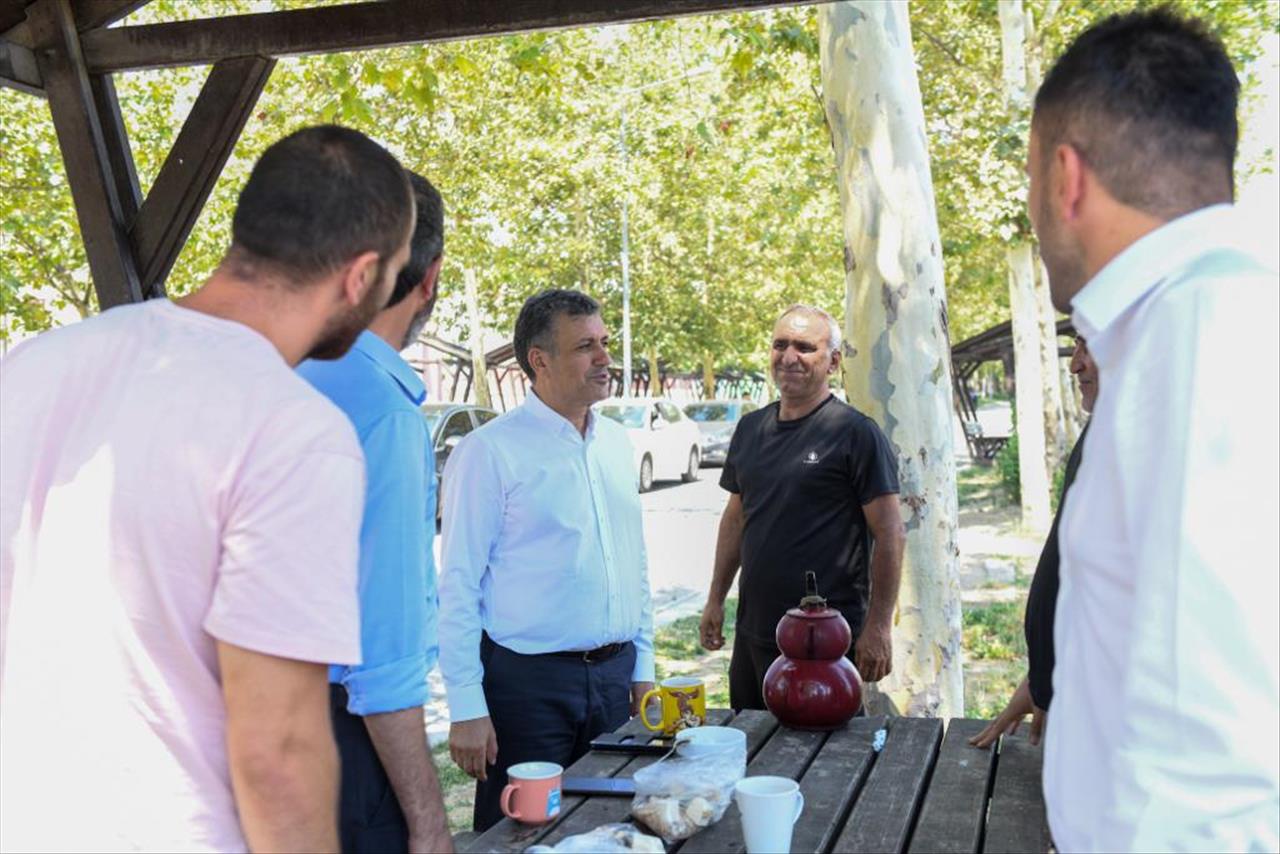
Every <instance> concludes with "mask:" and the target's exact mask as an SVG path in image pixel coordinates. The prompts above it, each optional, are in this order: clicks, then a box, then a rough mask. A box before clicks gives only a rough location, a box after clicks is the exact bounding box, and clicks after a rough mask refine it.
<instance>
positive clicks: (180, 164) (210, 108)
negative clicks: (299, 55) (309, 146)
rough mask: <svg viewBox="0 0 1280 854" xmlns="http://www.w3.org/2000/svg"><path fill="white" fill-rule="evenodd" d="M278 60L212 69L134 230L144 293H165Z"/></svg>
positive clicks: (242, 61)
mask: <svg viewBox="0 0 1280 854" xmlns="http://www.w3.org/2000/svg"><path fill="white" fill-rule="evenodd" d="M275 64H276V61H275V60H274V59H264V58H262V57H258V56H255V57H247V58H243V59H224V60H223V61H221V62H219V63H217V64H216V65H214V66H213V70H212V71H210V72H209V77H208V79H206V80H205V83H204V88H202V89H201V90H200V96H199V97H198V98H196V102H195V104H194V105H192V107H191V112H190V113H189V114H188V115H187V120H186V122H184V123H183V125H182V130H181V131H179V133H178V138H177V140H175V141H174V143H173V148H172V149H171V150H170V151H169V156H168V157H166V158H165V161H164V165H163V166H161V167H160V172H159V174H158V175H157V176H156V180H155V183H154V184H153V185H152V187H151V191H150V192H149V193H148V194H147V199H146V201H145V202H143V203H142V208H141V209H140V210H139V211H138V215H137V219H136V220H135V221H134V223H133V228H132V229H131V231H130V236H131V237H132V240H133V246H134V251H135V253H136V257H137V259H138V269H139V272H140V275H141V283H142V289H143V291H144V292H146V293H149V294H150V295H153V296H158V295H160V294H162V293H164V280H165V279H166V278H167V277H168V275H169V271H170V270H171V269H172V268H173V264H174V262H175V261H176V260H177V259H178V254H179V253H180V252H181V251H182V247H183V245H184V244H185V243H186V242H187V237H188V236H189V235H190V234H191V229H192V228H194V227H195V224H196V220H197V219H199V217H200V211H201V210H202V209H203V208H204V203H205V201H206V200H207V199H208V198H209V194H210V193H211V192H212V191H213V187H214V184H216V183H217V181H218V175H219V174H221V172H222V167H223V165H224V164H225V163H226V162H227V158H228V157H230V156H231V152H232V150H234V149H235V145H236V140H238V139H239V138H240V131H241V130H242V129H243V128H244V125H245V122H246V121H248V119H249V115H250V114H251V113H252V112H253V107H254V105H255V104H256V103H257V102H258V96H259V95H260V94H262V88H263V87H264V86H265V85H266V84H267V78H268V77H270V76H271V69H272V68H274V67H275Z"/></svg>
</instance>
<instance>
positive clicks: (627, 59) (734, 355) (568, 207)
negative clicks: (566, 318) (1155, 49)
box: [0, 0, 1280, 370]
mask: <svg viewBox="0 0 1280 854" xmlns="http://www.w3.org/2000/svg"><path fill="white" fill-rule="evenodd" d="M250 5H251V4H250V3H248V2H247V0H237V2H227V3H222V4H220V5H219V7H218V9H219V11H226V12H231V11H243V10H248V8H249V6H250ZM262 5H263V4H261V3H259V4H254V8H255V9H256V8H258V7H259V6H262ZM272 5H274V6H277V7H286V6H289V5H296V4H290V3H286V2H283V0H278V2H276V3H274V4H272ZM1184 5H1186V6H1187V8H1188V9H1189V10H1191V11H1193V12H1195V13H1196V14H1200V15H1204V16H1207V17H1208V18H1209V19H1210V21H1211V23H1212V25H1213V26H1214V27H1215V28H1216V29H1217V30H1218V31H1219V32H1220V33H1221V35H1222V36H1223V38H1224V40H1225V41H1226V43H1227V44H1228V47H1229V48H1230V50H1231V51H1232V53H1233V57H1234V58H1235V59H1236V60H1237V63H1238V64H1239V65H1240V67H1242V68H1243V67H1245V64H1246V63H1247V61H1248V60H1250V59H1251V58H1253V57H1254V56H1256V55H1257V54H1258V51H1259V45H1260V42H1261V39H1262V37H1263V35H1264V34H1266V33H1268V32H1275V31H1276V30H1277V28H1278V26H1280V25H1278V24H1277V10H1276V7H1275V5H1274V4H1268V3H1265V2H1220V3H1203V2H1196V3H1191V2H1190V0H1186V2H1185V4H1184ZM1028 6H1029V8H1031V10H1032V13H1033V14H1034V15H1035V18H1036V21H1037V25H1038V29H1039V32H1040V43H1039V44H1038V46H1037V47H1038V49H1039V50H1040V51H1041V52H1042V53H1043V56H1044V58H1045V61H1046V63H1047V61H1048V60H1049V59H1050V58H1051V57H1052V56H1053V55H1055V53H1056V52H1057V50H1059V49H1060V47H1061V46H1062V45H1064V44H1065V43H1066V41H1067V40H1069V39H1070V38H1071V37H1072V36H1073V35H1074V34H1075V33H1076V32H1078V31H1079V30H1080V29H1081V28H1082V27H1084V26H1086V25H1087V24H1088V23H1089V22H1091V21H1093V20H1097V19H1098V18H1099V17H1101V16H1103V15H1105V14H1108V13H1110V12H1112V11H1114V10H1117V9H1122V8H1131V7H1132V6H1133V3H1132V2H1126V0H1091V1H1090V2H1081V3H1066V4H1062V3H1058V2H1057V0H1028ZM193 15H194V13H193V12H192V8H191V4H186V3H183V2H180V0H155V2H153V3H150V4H148V5H147V6H144V7H143V8H142V9H140V10H139V11H138V12H136V13H135V14H134V15H133V16H132V17H131V18H130V22H146V21H151V20H172V19H175V18H178V17H192V16H193ZM911 18H912V29H913V37H914V42H915V49H916V55H917V63H918V66H919V73H920V83H921V89H922V95H923V99H924V109H925V115H926V118H927V121H928V128H929V135H930V138H929V145H930V152H931V158H932V165H933V175H934V182H935V188H936V196H937V202H938V216H939V221H940V225H941V232H942V241H943V253H944V259H945V264H946V275H947V287H948V289H949V302H950V312H951V317H950V328H951V334H952V337H953V338H954V339H956V340H958V339H959V338H963V337H965V336H967V335H970V334H973V333H975V332H977V331H980V330H981V329H983V328H985V327H986V326H989V325H991V324H993V323H996V322H999V321H1000V320H1003V319H1006V318H1007V316H1008V308H1007V303H1008V292H1007V288H1006V286H1005V283H1004V282H1005V279H1004V276H1005V273H1004V266H1003V255H1002V251H1003V249H1002V247H1003V243H1004V241H1006V240H1007V239H1008V238H1009V237H1010V236H1011V235H1013V234H1016V233H1025V232H1026V230H1027V228H1028V226H1027V222H1026V218H1025V213H1024V210H1023V208H1024V205H1023V200H1022V198H1021V195H1020V193H1019V192H1017V191H1015V190H1011V188H1013V187H1016V186H1017V185H1018V181H1017V172H1018V171H1019V170H1021V168H1022V159H1023V157H1024V151H1025V139H1026V131H1027V128H1026V122H1025V117H1019V116H1010V115H1009V114H1008V112H1007V111H1006V110H1005V109H1004V107H1003V106H1002V102H1001V97H1000V87H999V63H1000V59H999V56H1000V51H999V24H998V21H997V15H996V4H995V0H947V2H915V3H912V6H911ZM206 74H207V69H205V68H177V69H163V70H157V71H148V72H140V73H130V74H125V75H118V76H117V80H116V83H117V90H118V92H119V95H120V100H121V108H122V111H123V114H124V116H125V122H126V126H127V128H128V131H129V136H130V142H131V145H132V147H133V151H134V156H135V159H136V160H137V166H138V174H139V179H140V181H141V183H142V187H143V190H144V192H145V191H146V189H147V187H148V186H149V184H150V182H151V181H152V180H154V177H155V175H156V173H157V172H158V170H159V167H160V165H161V163H162V162H163V158H164V156H165V154H166V153H167V151H168V148H169V146H170V144H171V143H172V141H173V139H174V138H175V137H176V135H177V132H178V130H179V128H180V127H181V124H182V121H183V119H184V118H185V116H186V113H187V111H188V110H189V109H190V106H191V104H192V102H193V101H194V99H195V96H196V95H197V94H198V92H199V87H200V85H201V83H202V82H203V80H204V77H205V75H206ZM1246 83H1248V81H1246ZM624 109H625V113H626V130H625V134H626V149H627V156H626V160H625V164H624V161H623V158H622V148H621V135H622V118H623V111H624ZM330 121H332V122H339V123H342V124H346V125H350V126H352V127H355V128H358V129H360V130H362V131H364V132H366V133H368V134H369V135H371V136H373V137H374V138H376V139H378V140H380V141H382V142H383V143H384V144H386V145H387V146H388V147H389V148H390V149H391V150H392V151H393V152H395V153H396V154H397V156H399V157H400V158H401V159H402V161H403V162H404V164H405V165H406V166H407V167H409V168H411V169H413V170H415V171H418V172H420V173H421V174H423V175H425V176H426V177H428V178H429V179H430V180H431V181H432V182H433V183H435V184H436V185H437V186H438V187H439V188H440V190H441V192H442V194H443V195H444V198H445V204H446V238H445V251H446V263H445V267H444V273H443V278H442V284H441V286H442V291H443V294H444V296H443V297H442V302H441V307H440V310H439V317H438V324H439V325H440V327H441V331H442V333H443V334H444V335H446V337H452V338H454V339H456V340H463V339H465V333H464V332H463V326H464V325H465V316H466V315H465V311H464V309H463V306H462V302H461V300H460V299H459V298H456V297H458V296H460V295H461V293H462V291H463V286H462V281H463V270H464V269H471V270H474V272H475V274H476V276H477V281H478V285H479V295H480V303H481V309H482V312H483V314H484V315H485V317H486V322H487V323H488V325H490V326H491V327H492V328H494V329H496V330H509V329H510V328H511V324H512V322H513V321H514V317H515V313H516V311H517V310H518V307H519V305H520V303H521V302H522V301H523V299H524V298H525V297H526V296H528V295H529V294H530V293H532V292H534V291H536V290H538V289H541V288H544V287H553V286H556V287H573V288H580V289H582V290H584V291H587V292H588V293H591V294H592V295H594V296H596V297H597V298H599V299H601V300H602V302H603V303H604V305H605V311H606V320H607V322H608V323H609V324H610V326H611V328H612V329H613V330H615V338H618V339H619V340H620V329H621V307H622V299H621V288H622V281H621V278H622V277H621V267H620V253H621V245H620V243H621V213H622V205H623V199H624V196H625V198H626V200H627V203H628V205H627V207H628V215H629V233H630V241H631V285H632V318H633V320H632V330H633V339H634V352H635V354H636V358H637V360H639V359H641V358H643V357H644V356H645V355H647V354H651V353H656V354H657V355H658V356H659V357H660V358H661V359H662V360H663V361H665V362H666V363H669V364H671V365H674V366H676V367H678V368H680V369H685V370H689V369H694V368H697V367H700V366H702V365H703V364H704V363H705V362H706V361H707V360H708V359H710V360H711V361H712V362H714V364H715V366H716V367H730V366H737V367H745V368H756V369H759V368H762V367H763V366H764V364H765V358H766V344H767V336H768V329H769V325H770V324H771V322H772V320H773V318H774V317H775V316H776V315H777V314H778V312H779V311H781V309H782V308H784V307H785V306H786V305H788V304H790V303H793V302H809V303H814V304H817V305H820V306H822V307H823V308H826V309H828V310H830V311H832V312H833V313H835V314H837V315H841V314H843V310H842V306H843V299H844V297H843V290H844V271H843V266H842V254H841V253H842V240H841V228H840V215H839V205H838V198H837V191H836V185H835V179H834V163H833V158H832V152H831V141H830V135H829V133H828V130H827V128H826V124H825V118H824V114H823V108H822V101H821V93H820V80H819V68H818V60H817V23H816V13H815V10H814V9H813V8H812V7H792V8H785V9H776V10H767V11H763V12H753V13H739V14H724V15H710V16H702V17H694V18H682V19H674V20H664V21H657V22H652V23H645V24H634V25H627V26H611V27H601V28H591V29H581V30H567V31H561V32H553V33H532V34H524V35H517V36H507V37H500V38H490V39H479V40H473V41H466V42H453V43H446V44H438V45H423V46H415V47H404V48H394V49H387V50H377V51H367V52H362V53H353V54H333V55H325V56H310V57H299V58H292V59H285V60H282V61H281V62H280V63H278V65H277V66H276V69H275V71H274V72H273V74H272V76H271V79H270V81H269V82H268V84H267V88H266V90H265V91H264V93H263V95H262V98H261V100H260V101H259V104H258V108H257V111H256V113H255V115H254V116H253V117H252V118H251V119H250V121H249V122H248V124H247V125H246V127H245V131H244V134H243V135H242V137H241V139H240V141H239V143H238V144H237V146H236V149H235V152H234V154H233V155H232V157H231V159H230V161H229V162H228V164H227V167H226V169H225V170H224V172H223V174H222V176H221V177H220V178H219V180H218V183H217V186H216V187H215V189H214V192H213V194H212V196H211V197H210V199H209V202H208V204H207V206H206V208H205V210H204V212H203V214H202V216H201V219H200V221H199V223H198V224H197V226H196V227H195V229H194V231H193V232H192V235H191V238H190V240H189V241H188V243H187V245H186V246H185V248H184V250H183V252H182V254H181V256H180V257H179V259H178V261H177V263H176V265H175V266H174V269H173V271H172V273H171V274H170V276H169V278H168V280H167V283H166V287H167V290H168V292H169V293H170V294H171V295H178V294H182V293H185V292H187V291H189V290H190V289H191V288H193V287H194V286H196V285H198V284H199V282H200V281H201V280H202V279H203V278H204V276H206V275H207V274H208V273H209V272H210V271H211V270H212V269H213V267H214V266H215V265H216V263H217V261H218V259H219V258H220V257H221V254H222V252H223V251H224V250H225V248H226V245H227V242H228V240H229V232H230V220H231V213H232V210H233V209H234V205H235V196H236V193H237V191H238V188H239V187H240V186H241V185H242V184H243V182H244V180H245V178H246V177H247V174H248V170H249V168H250V167H251V165H252V163H253V161H254V160H255V159H256V157H257V156H258V155H259V154H260V153H261V152H262V150H263V149H264V148H265V147H266V146H267V145H269V144H270V143H271V142H272V141H274V140H275V139H278V138H279V137H280V136H282V135H284V134H286V133H288V132H289V131H290V130H292V129H295V128H297V127H300V126H303V125H307V124H312V123H316V122H330ZM0 149H2V150H3V153H4V156H3V158H2V159H0V225H2V234H0V314H2V315H3V316H4V322H3V323H2V324H0V336H10V335H13V334H24V333H30V332H36V331H39V330H42V329H45V328H48V327H49V326H51V325H56V324H57V323H59V322H64V321H65V319H66V318H68V317H74V316H76V315H77V314H78V315H80V316H83V315H87V314H89V313H91V312H93V311H95V310H96V301H95V297H94V294H93V291H92V287H91V283H90V279H89V272H88V266H87V264H86V261H85V257H84V251H83V247H82V246H81V244H80V238H79V233H78V229H77V226H76V219H75V213H74V208H73V206H72V203H71V197H70V193H69V191H68V189H67V185H66V179H65V175H64V173H63V167H62V164H61V160H60V156H59V151H58V145H57V140H56V137H55V135H54V131H53V126H52V123H51V121H50V118H49V113H48V107H47V105H46V104H45V103H44V102H43V101H41V100H40V99H36V98H32V97H30V96H27V95H23V94H20V93H17V92H14V91H11V90H7V89H5V90H0ZM1245 165H1246V166H1247V165H1248V164H1245ZM619 353H620V348H619Z"/></svg>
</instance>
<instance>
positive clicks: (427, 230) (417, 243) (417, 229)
mask: <svg viewBox="0 0 1280 854" xmlns="http://www.w3.org/2000/svg"><path fill="white" fill-rule="evenodd" d="M406 174H407V175H408V176H409V183H410V184H411V185H412V186H413V201H414V202H415V203H416V205H417V214H416V216H417V220H416V221H415V222H414V225H413V237H410V238H409V263H407V264H405V265H404V268H403V269H401V270H400V273H399V275H397V276H396V286H395V289H394V290H392V291H391V299H390V300H388V301H387V308H391V306H393V305H396V304H397V303H399V302H400V301H401V300H403V299H404V298H405V297H407V296H408V295H409V292H410V291H412V290H413V289H414V288H416V287H417V286H418V285H420V284H422V277H423V276H425V275H426V274H427V268H428V267H430V266H431V265H432V264H433V263H434V262H435V260H436V259H437V258H439V257H440V253H442V252H443V251H444V200H443V199H442V198H440V191H439V190H437V189H436V188H435V187H433V186H431V182H430V181H428V180H427V179H426V178H423V177H422V176H421V175H419V174H418V173H416V172H407V173H406Z"/></svg>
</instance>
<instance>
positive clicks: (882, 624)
mask: <svg viewBox="0 0 1280 854" xmlns="http://www.w3.org/2000/svg"><path fill="white" fill-rule="evenodd" d="M853 660H854V663H855V664H856V665H858V675H859V676H861V677H862V678H863V681H866V682H879V681H880V680H881V679H883V678H884V677H886V676H888V675H889V673H890V672H891V671H892V670H893V631H892V627H891V624H890V623H889V622H888V621H887V620H885V621H881V620H870V619H869V620H867V622H866V625H864V626H863V627H862V634H860V635H858V642H857V643H856V644H854V647H853Z"/></svg>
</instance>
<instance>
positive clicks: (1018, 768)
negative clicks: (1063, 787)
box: [982, 734, 1051, 854]
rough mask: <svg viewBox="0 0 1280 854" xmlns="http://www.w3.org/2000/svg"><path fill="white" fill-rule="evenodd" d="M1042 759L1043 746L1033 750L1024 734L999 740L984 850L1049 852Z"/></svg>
mask: <svg viewBox="0 0 1280 854" xmlns="http://www.w3.org/2000/svg"><path fill="white" fill-rule="evenodd" d="M1041 760H1042V753H1041V749H1040V747H1039V746H1036V747H1032V746H1031V743H1030V742H1028V741H1027V739H1026V736H1025V735H1022V734H1020V735H1012V736H1011V735H1006V736H1004V737H1003V738H1001V739H1000V755H999V757H997V759H996V781H995V786H994V787H993V788H992V790H991V804H990V807H989V808H988V813H987V832H986V839H985V843H984V845H983V848H982V850H983V851H985V852H990V854H1005V852H1027V851H1034V852H1043V851H1048V850H1049V845H1050V842H1051V840H1050V837H1049V823H1048V821H1047V819H1046V817H1045V812H1044V794H1043V791H1042V790H1041V787H1040V765H1041Z"/></svg>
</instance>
